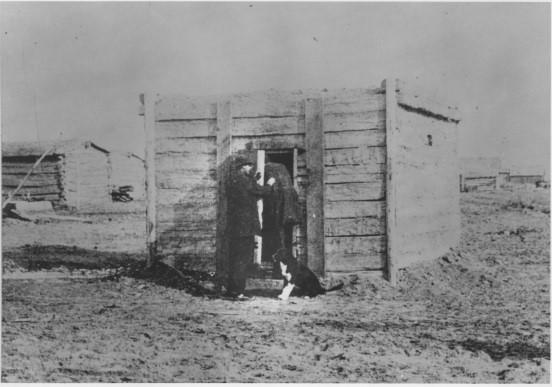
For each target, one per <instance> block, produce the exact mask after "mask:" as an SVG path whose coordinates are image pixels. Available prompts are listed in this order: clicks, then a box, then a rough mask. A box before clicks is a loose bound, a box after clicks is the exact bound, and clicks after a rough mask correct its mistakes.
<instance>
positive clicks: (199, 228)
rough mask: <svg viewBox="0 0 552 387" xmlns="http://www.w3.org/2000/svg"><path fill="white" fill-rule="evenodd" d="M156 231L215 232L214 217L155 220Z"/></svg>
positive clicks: (215, 223) (199, 233)
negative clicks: (176, 220)
mask: <svg viewBox="0 0 552 387" xmlns="http://www.w3.org/2000/svg"><path fill="white" fill-rule="evenodd" d="M157 227H158V232H160V233H161V232H165V231H171V232H181V231H182V232H184V233H187V232H189V233H192V234H193V233H195V235H196V236H197V235H201V234H202V233H203V232H209V233H210V232H212V233H216V228H217V222H216V219H214V218H213V219H179V220H178V222H175V221H174V219H173V220H166V219H165V220H163V221H161V220H160V221H159V222H157Z"/></svg>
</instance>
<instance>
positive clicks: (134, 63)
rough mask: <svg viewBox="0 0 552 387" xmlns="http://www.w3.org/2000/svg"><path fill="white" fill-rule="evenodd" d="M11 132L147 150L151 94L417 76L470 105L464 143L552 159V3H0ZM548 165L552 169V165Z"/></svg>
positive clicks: (465, 110)
mask: <svg viewBox="0 0 552 387" xmlns="http://www.w3.org/2000/svg"><path fill="white" fill-rule="evenodd" d="M0 27H1V44H2V45H1V53H2V58H1V59H2V61H1V90H0V91H1V94H0V97H1V124H2V141H3V142H6V141H47V140H56V139H69V138H83V139H90V140H93V141H95V142H97V143H98V145H100V146H104V147H106V148H108V149H118V150H128V151H133V152H136V153H138V154H140V155H143V153H144V137H145V136H144V128H143V120H142V117H140V116H138V106H139V97H138V96H139V94H140V93H142V92H144V91H155V92H159V93H181V94H187V95H211V94H220V93H233V92H246V91H253V90H263V89H268V88H278V89H286V90H295V89H304V88H317V89H322V88H329V89H331V88H343V87H345V88H349V87H350V88H357V87H373V86H379V85H380V83H381V81H382V80H383V79H385V78H387V77H397V78H401V79H404V80H406V81H409V80H415V81H416V82H418V83H421V84H423V85H424V88H425V89H428V90H435V91H436V92H437V93H438V94H440V95H444V96H445V97H446V99H447V100H448V101H452V103H454V104H456V105H457V106H458V107H459V109H460V112H461V117H462V122H461V124H460V126H459V144H458V149H459V154H460V156H462V157H474V156H475V157H501V158H502V160H503V165H505V166H506V167H510V166H515V165H535V166H538V167H539V168H543V169H544V168H546V170H547V171H549V166H550V6H549V5H548V4H546V3H530V4H524V3H412V2H411V3H368V2H364V3H362V2H361V3H359V2H356V3H261V2H253V3H247V2H241V3H212V2H208V3H156V2H153V3H151V2H147V3H146V2H137V3H131V2H124V3H67V2H65V3H8V2H2V3H0ZM548 173H549V172H548Z"/></svg>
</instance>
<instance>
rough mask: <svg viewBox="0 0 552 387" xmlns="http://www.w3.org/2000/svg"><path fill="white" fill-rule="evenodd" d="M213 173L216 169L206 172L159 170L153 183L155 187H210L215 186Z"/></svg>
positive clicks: (198, 188)
mask: <svg viewBox="0 0 552 387" xmlns="http://www.w3.org/2000/svg"><path fill="white" fill-rule="evenodd" d="M215 174H216V171H208V172H207V173H193V172H191V173H190V172H188V171H186V172H184V171H182V172H167V171H160V172H158V173H157V176H156V179H155V185H156V187H157V188H167V189H185V190H187V191H189V190H191V189H195V190H202V189H210V188H211V187H212V188H215V187H216V176H215Z"/></svg>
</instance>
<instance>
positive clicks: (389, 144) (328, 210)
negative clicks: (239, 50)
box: [141, 80, 460, 281]
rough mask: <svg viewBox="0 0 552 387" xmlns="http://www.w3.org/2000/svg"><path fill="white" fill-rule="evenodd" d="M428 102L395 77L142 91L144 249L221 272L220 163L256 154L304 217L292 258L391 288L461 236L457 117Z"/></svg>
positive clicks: (222, 201)
mask: <svg viewBox="0 0 552 387" xmlns="http://www.w3.org/2000/svg"><path fill="white" fill-rule="evenodd" d="M427 95H428V94H427V93H425V94H424V93H423V92H421V91H420V89H415V88H413V87H411V86H409V85H408V84H405V83H404V82H401V81H398V80H387V81H384V82H383V83H382V86H381V87H373V88H362V89H341V90H334V91H328V90H326V89H324V90H320V91H315V90H304V91H290V92H286V91H277V90H268V91H263V92H252V93H245V94H234V95H226V96H218V97H189V96H181V95H176V96H168V95H166V96H165V95H164V96H159V95H157V96H155V97H153V96H152V95H146V96H145V98H143V104H142V106H141V109H142V114H144V116H145V117H144V119H145V128H146V139H147V146H146V170H147V172H146V176H147V177H146V180H147V185H148V187H149V188H148V200H149V206H148V233H149V235H148V238H149V247H150V253H151V254H152V255H155V256H156V257H172V259H174V260H176V261H177V263H178V264H180V265H182V266H185V267H188V268H191V269H196V270H217V273H218V272H222V271H223V270H224V267H225V266H224V261H225V260H226V259H227V257H226V254H227V253H226V248H225V246H224V244H223V243H222V241H223V240H224V235H225V232H226V218H225V217H226V207H225V206H226V204H225V202H226V200H225V199H226V195H225V176H226V175H225V174H226V168H227V165H228V162H229V161H230V160H232V158H233V157H234V156H235V155H236V154H240V153H241V154H252V153H253V156H252V157H255V154H257V155H258V154H262V153H258V151H264V160H263V161H264V162H278V163H282V164H284V165H286V167H287V168H288V170H289V172H290V175H291V176H292V179H293V183H294V185H295V187H296V189H297V191H298V194H299V200H300V203H301V205H302V206H303V209H304V217H303V220H302V222H301V224H299V225H298V226H297V227H295V229H294V230H293V236H292V240H293V245H294V246H295V248H294V254H295V255H296V256H297V258H298V259H299V260H301V261H303V262H304V263H306V264H307V265H308V266H309V267H310V268H311V269H312V270H313V271H315V272H316V273H318V274H319V275H325V274H330V273H351V272H360V271H372V272H378V273H381V274H387V277H388V278H389V279H390V280H391V281H394V280H395V274H396V271H397V269H398V268H400V267H405V266H407V265H410V264H412V263H414V262H418V261H422V260H427V259H433V258H436V257H438V256H440V255H442V254H444V253H445V252H446V251H447V250H449V249H450V248H451V247H453V246H455V245H456V244H457V243H458V241H459V236H460V218H459V216H460V211H459V192H458V185H457V184H458V183H457V181H458V171H459V169H458V159H457V151H456V146H457V145H456V144H457V126H458V123H459V118H458V111H457V109H456V108H455V107H452V106H448V105H446V104H443V103H441V102H440V101H439V100H437V99H433V100H432V99H431V98H427V97H426V96H427ZM257 157H258V156H257ZM222 274H224V273H222Z"/></svg>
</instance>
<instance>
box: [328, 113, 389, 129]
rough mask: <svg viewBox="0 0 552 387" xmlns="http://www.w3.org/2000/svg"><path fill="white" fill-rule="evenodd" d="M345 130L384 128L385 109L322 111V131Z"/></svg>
mask: <svg viewBox="0 0 552 387" xmlns="http://www.w3.org/2000/svg"><path fill="white" fill-rule="evenodd" d="M345 130H353V131H356V130H385V110H383V109H381V110H373V111H370V110H365V111H360V112H358V113H334V114H328V112H324V132H326V133H331V132H342V131H345Z"/></svg>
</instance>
